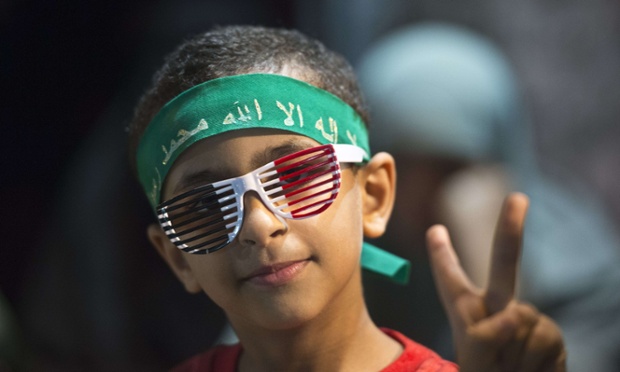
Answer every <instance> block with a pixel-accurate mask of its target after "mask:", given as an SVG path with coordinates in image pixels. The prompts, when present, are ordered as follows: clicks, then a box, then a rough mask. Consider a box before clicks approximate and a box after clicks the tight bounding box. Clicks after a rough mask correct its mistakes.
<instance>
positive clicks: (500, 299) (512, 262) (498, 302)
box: [484, 193, 529, 314]
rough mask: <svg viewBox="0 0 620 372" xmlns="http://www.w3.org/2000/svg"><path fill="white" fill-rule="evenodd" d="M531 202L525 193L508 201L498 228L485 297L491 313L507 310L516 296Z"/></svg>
mask: <svg viewBox="0 0 620 372" xmlns="http://www.w3.org/2000/svg"><path fill="white" fill-rule="evenodd" d="M528 205H529V199H528V197H527V196H526V195H525V194H521V193H513V194H511V195H509V196H508V197H507V198H506V199H505V200H504V204H503V206H502V210H501V213H500V216H499V219H498V221H497V227H496V228H495V238H494V241H493V253H492V257H491V273H490V276H489V287H488V289H487V292H486V295H485V298H484V302H485V305H486V307H487V310H488V312H489V313H490V314H495V313H497V312H499V311H501V310H502V309H504V308H505V307H506V305H508V303H509V302H510V300H512V298H513V297H514V293H515V283H516V280H517V269H518V263H519V257H520V256H521V245H522V242H523V226H524V224H525V215H526V213H527V208H528Z"/></svg>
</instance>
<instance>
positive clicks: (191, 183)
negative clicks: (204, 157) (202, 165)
mask: <svg viewBox="0 0 620 372" xmlns="http://www.w3.org/2000/svg"><path fill="white" fill-rule="evenodd" d="M232 177H234V175H233V174H232V173H231V172H229V171H227V170H226V169H221V168H215V169H203V170H200V171H197V172H190V173H187V174H184V175H183V176H182V177H181V179H180V180H179V182H178V183H177V184H176V187H175V188H174V190H173V193H174V194H176V193H177V192H180V191H183V190H188V189H193V188H195V187H198V186H202V185H207V184H210V183H214V182H217V181H222V180H225V179H228V178H232Z"/></svg>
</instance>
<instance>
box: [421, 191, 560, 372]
mask: <svg viewBox="0 0 620 372" xmlns="http://www.w3.org/2000/svg"><path fill="white" fill-rule="evenodd" d="M528 204H529V200H528V198H527V197H526V196H525V195H523V194H520V193H514V194H511V195H509V196H508V197H507V198H506V200H505V201H504V205H503V207H502V211H501V213H500V216H499V219H498V223H497V227H496V229H495V239H494V243H493V253H492V258H491V273H490V279H489V285H488V288H486V289H480V288H477V287H476V286H474V285H473V284H472V282H471V281H470V280H469V278H468V277H467V275H466V274H465V272H464V271H463V269H462V268H461V265H460V264H459V260H458V258H457V256H456V253H455V252H454V249H453V247H452V243H451V242H450V237H449V235H448V231H447V230H446V228H445V227H444V226H441V225H437V226H433V227H431V228H430V229H429V230H428V233H427V244H428V250H429V256H430V260H431V265H432V267H433V274H434V277H435V282H436V284H437V288H438V290H439V295H440V297H441V301H442V303H443V306H444V308H445V309H446V313H447V315H448V319H449V320H450V325H451V327H452V334H453V337H454V342H455V346H456V352H457V358H458V364H459V365H460V368H461V372H470V371H475V372H487V371H489V372H491V371H493V372H494V371H528V372H529V371H552V372H563V371H565V370H566V366H565V365H566V352H565V350H564V344H563V341H562V335H561V332H560V329H559V327H558V326H557V325H556V324H555V323H554V322H553V320H551V319H550V318H548V317H546V316H545V315H543V314H540V313H539V312H538V311H537V310H536V309H535V308H534V307H532V306H531V305H528V304H524V303H520V302H518V301H517V300H515V298H514V293H515V282H516V277H517V267H518V262H519V256H520V252H521V243H522V236H523V225H524V222H525V215H526V212H527V207H528Z"/></svg>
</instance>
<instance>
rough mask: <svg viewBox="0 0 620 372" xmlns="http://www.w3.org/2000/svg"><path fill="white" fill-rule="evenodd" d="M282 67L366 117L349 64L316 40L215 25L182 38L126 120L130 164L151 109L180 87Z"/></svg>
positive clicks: (263, 29) (254, 28) (283, 32)
mask: <svg viewBox="0 0 620 372" xmlns="http://www.w3.org/2000/svg"><path fill="white" fill-rule="evenodd" d="M285 67H288V68H292V69H294V70H295V73H297V74H300V76H302V77H303V80H305V81H306V82H308V83H311V84H313V85H315V86H317V87H319V88H321V89H324V90H326V91H328V92H330V93H332V94H334V95H336V96H338V97H339V98H340V99H342V100H343V101H345V102H346V103H347V104H349V105H350V106H351V107H353V109H355V111H356V112H357V113H358V114H359V115H360V117H361V118H362V120H364V122H365V123H368V110H367V107H366V104H365V102H364V98H363V95H362V92H361V90H360V88H359V86H358V83H357V79H356V77H355V73H354V72H353V68H352V67H351V65H350V64H349V63H348V62H347V61H346V60H345V59H344V58H343V57H342V56H341V55H339V54H337V53H335V52H333V51H331V50H329V49H327V48H326V47H325V46H324V45H323V44H322V43H321V42H319V41H317V40H314V39H312V38H309V37H307V36H306V35H304V34H302V33H300V32H298V31H295V30H286V29H277V28H267V27H261V26H226V27H217V28H214V29H213V30H211V31H208V32H206V33H203V34H200V35H197V36H195V37H193V38H191V39H189V40H187V41H185V42H184V43H182V44H181V45H180V46H179V47H178V48H177V49H176V50H175V51H174V52H173V53H171V54H170V55H169V56H168V57H167V58H166V60H165V63H164V65H163V67H162V68H161V69H160V70H159V71H158V72H157V73H156V74H155V76H154V77H153V82H152V86H151V88H149V89H148V90H147V91H146V92H145V93H144V94H143V95H142V97H141V98H140V100H139V102H138V104H137V106H136V109H135V111H134V116H133V119H132V120H131V122H130V124H129V156H130V162H131V165H132V167H133V168H134V170H135V168H136V151H137V147H138V144H139V141H140V138H141V136H142V133H143V132H144V130H145V129H146V127H147V126H148V124H149V123H150V121H151V120H152V119H153V117H154V116H155V115H156V114H157V112H158V111H159V110H160V109H161V108H162V107H163V106H164V105H165V104H166V103H167V102H168V101H170V100H171V99H172V98H174V97H175V96H177V95H179V94H180V93H182V92H183V91H185V90H187V89H189V88H191V87H193V86H195V85H198V84H200V83H203V82H205V81H209V80H212V79H216V78H219V77H223V76H230V75H239V74H244V73H251V72H265V73H278V72H280V71H282V69H283V68H285Z"/></svg>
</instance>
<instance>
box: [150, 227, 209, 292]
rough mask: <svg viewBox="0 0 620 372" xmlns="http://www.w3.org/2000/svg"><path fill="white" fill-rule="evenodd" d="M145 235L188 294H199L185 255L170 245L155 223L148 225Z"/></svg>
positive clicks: (198, 286)
mask: <svg viewBox="0 0 620 372" xmlns="http://www.w3.org/2000/svg"><path fill="white" fill-rule="evenodd" d="M146 234H147V236H148V238H149V241H150V242H151V244H152V245H153V247H155V249H156V250H157V252H159V255H160V256H161V257H162V258H163V259H164V261H166V263H167V264H168V266H170V268H171V269H172V271H173V272H174V274H175V275H176V277H177V278H178V279H179V280H180V281H181V283H183V286H184V287H185V290H186V291H188V292H190V293H198V292H200V290H201V287H200V285H199V283H198V281H197V280H196V278H195V277H194V273H193V272H192V269H191V267H190V266H189V264H188V263H187V260H186V259H185V257H184V255H186V254H187V253H185V252H183V251H181V250H180V249H179V248H177V247H176V246H175V245H174V244H172V242H170V239H168V236H166V233H164V231H163V230H162V229H161V227H160V226H159V225H158V224H156V223H153V224H150V225H149V227H148V228H147V230H146Z"/></svg>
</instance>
